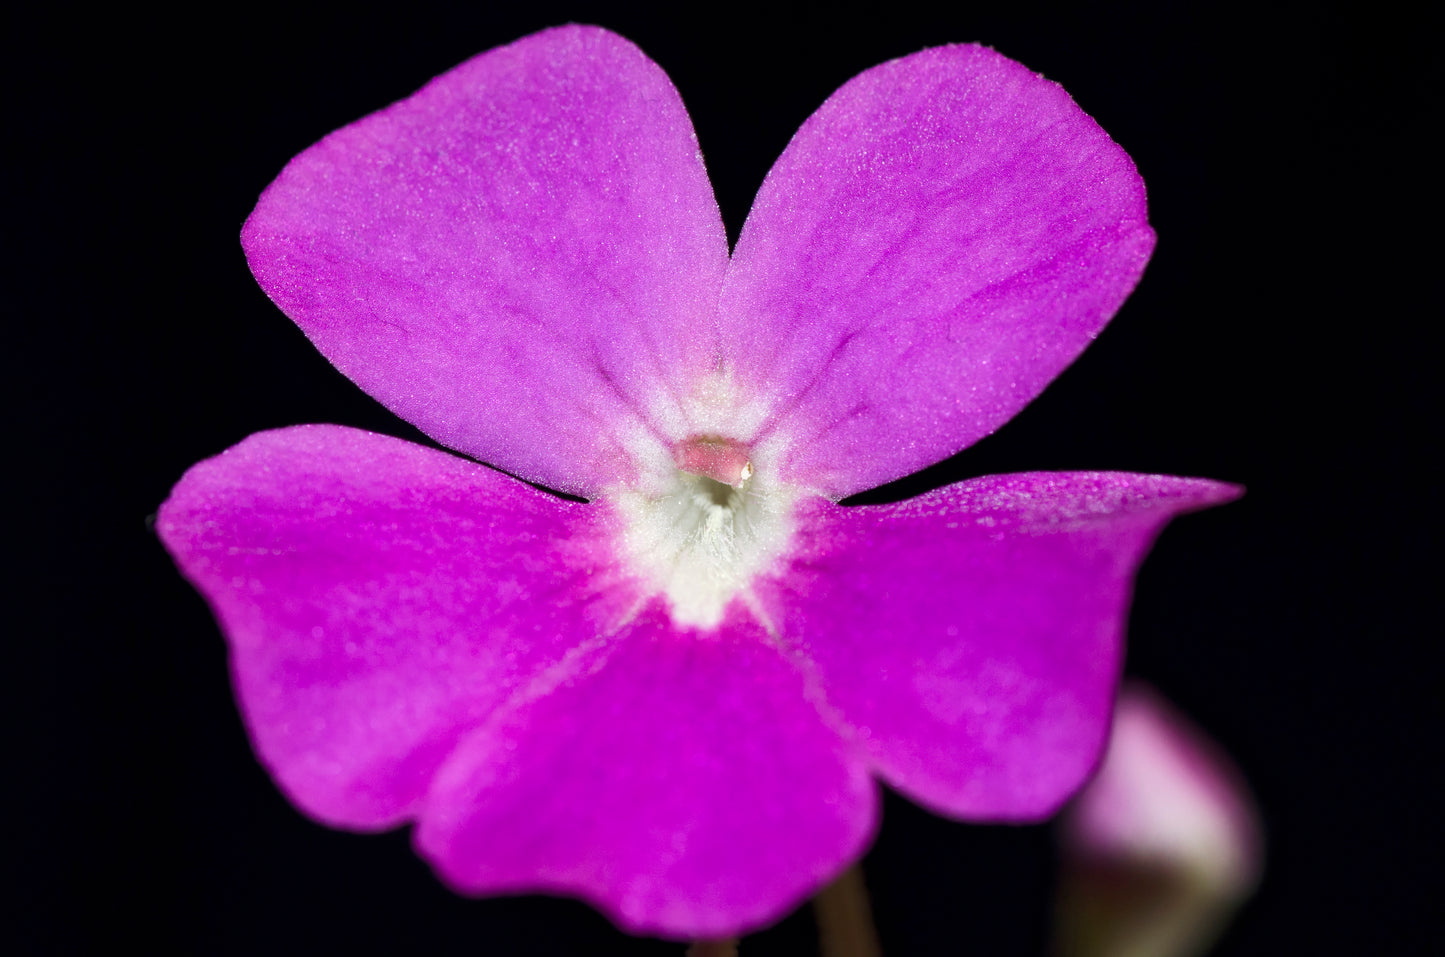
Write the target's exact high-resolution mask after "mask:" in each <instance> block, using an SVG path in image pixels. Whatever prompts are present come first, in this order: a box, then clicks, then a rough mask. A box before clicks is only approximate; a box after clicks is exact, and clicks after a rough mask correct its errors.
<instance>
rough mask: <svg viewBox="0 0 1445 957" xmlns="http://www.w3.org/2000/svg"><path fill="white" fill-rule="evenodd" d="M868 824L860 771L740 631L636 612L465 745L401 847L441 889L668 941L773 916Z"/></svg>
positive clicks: (869, 785) (846, 855)
mask: <svg viewBox="0 0 1445 957" xmlns="http://www.w3.org/2000/svg"><path fill="white" fill-rule="evenodd" d="M876 817H877V788H876V786H875V785H874V784H873V782H872V780H871V779H870V777H869V775H868V772H867V768H866V765H865V764H864V762H863V761H862V760H861V758H860V756H859V755H857V754H856V753H855V752H853V751H852V750H851V749H850V748H849V747H848V745H847V744H846V743H845V741H844V739H843V738H841V737H840V736H839V735H838V734H837V733H836V732H835V731H834V730H833V729H831V728H830V727H829V726H827V725H826V724H825V723H824V721H823V719H822V718H821V717H820V715H819V712H818V711H817V710H816V709H815V708H814V707H813V705H812V704H811V703H809V701H808V700H807V697H806V691H805V681H804V677H803V675H802V674H801V673H800V672H799V671H798V670H796V668H795V667H794V665H793V664H792V663H791V662H790V661H789V660H788V659H787V658H786V657H784V656H783V655H782V654H780V653H779V651H778V650H777V649H776V648H775V647H773V646H771V645H770V644H769V643H768V641H767V639H766V637H765V636H764V635H763V633H762V632H761V630H760V629H759V628H758V627H757V626H756V625H753V624H751V623H747V622H744V621H741V620H734V622H733V623H732V624H731V625H725V626H724V627H723V628H722V630H721V631H719V632H716V633H713V634H710V635H705V636H698V635H693V634H679V633H677V632H675V631H674V630H673V629H672V628H671V626H670V625H669V624H668V623H667V622H666V621H665V619H663V618H662V617H661V616H660V615H658V614H656V613H655V612H654V614H651V615H649V616H645V617H644V618H643V619H642V620H640V621H639V622H637V623H636V624H635V625H634V626H633V628H632V630H631V631H630V632H629V633H628V634H627V636H626V637H625V639H624V640H623V641H622V642H620V643H619V644H618V645H617V646H615V650H614V651H613V653H612V654H611V656H610V657H609V659H608V660H607V662H606V664H605V665H604V666H602V667H601V668H600V669H599V670H596V671H595V673H591V674H588V675H586V676H579V677H577V678H576V679H575V680H573V681H571V682H570V683H569V684H568V685H567V686H565V687H561V688H558V689H557V690H556V691H555V692H553V693H552V694H550V695H548V696H546V697H544V698H539V699H537V700H536V701H534V702H531V703H527V704H523V705H520V706H518V707H516V708H515V709H513V710H511V711H509V712H508V713H507V714H504V715H500V716H498V718H497V720H495V721H494V722H492V723H490V724H489V725H488V726H487V727H485V728H483V729H481V730H479V731H477V732H476V733H475V734H474V735H472V736H471V737H470V738H468V739H467V740H466V741H465V742H464V743H463V744H462V746H461V747H460V748H459V749H458V750H457V752H456V754H455V755H454V756H453V757H452V759H451V760H450V761H448V762H447V764H446V765H445V766H444V767H443V768H442V771H441V773H440V774H439V775H438V779H437V786H436V788H435V790H433V792H432V793H431V794H430V796H429V797H428V798H427V803H426V806H425V808H424V810H423V812H422V817H421V823H420V826H419V827H418V829H417V836H416V840H417V844H418V847H419V848H420V850H421V852H422V853H423V854H424V855H426V856H427V857H428V858H429V859H431V860H432V862H433V863H434V864H435V865H436V867H437V868H438V870H439V871H440V872H441V873H442V874H443V875H444V877H445V878H446V879H447V880H448V882H449V883H451V884H452V885H453V886H455V887H457V888H458V889H459V890H463V891H467V892H471V893H478V894H485V893H498V892H517V891H538V890H541V891H552V892H558V893H569V894H577V895H579V896H581V897H584V898H586V899H587V900H589V901H591V902H592V903H593V904H595V905H596V906H597V907H599V908H600V909H601V910H603V911H604V912H605V913H607V914H608V915H609V916H610V917H611V918H612V919H613V920H614V921H616V922H617V923H618V925H619V926H621V927H623V928H624V929H626V930H629V931H631V932H634V933H646V934H652V935H657V936H663V937H675V938H683V939H686V938H697V937H711V936H731V935H734V934H737V933H740V932H742V931H746V930H750V929H753V928H756V927H758V926H761V925H763V924H766V923H768V922H770V921H772V920H776V919H777V918H779V917H782V916H783V915H784V914H786V913H787V912H788V911H789V910H791V909H792V908H793V907H795V906H797V905H798V904H799V903H801V902H802V900H803V899H804V898H805V897H806V896H807V895H808V894H810V893H811V892H813V891H814V890H816V889H817V888H818V887H819V886H820V885H821V884H822V883H824V882H825V881H826V880H828V879H830V878H832V877H834V876H836V874H837V873H838V872H839V871H840V870H842V868H843V867H844V866H845V865H846V864H847V863H848V862H849V861H850V860H852V859H854V858H856V857H857V856H858V855H860V854H861V853H862V852H863V850H864V848H865V847H866V846H867V844H868V842H869V841H870V840H871V839H872V835H873V830H874V827H875V822H876Z"/></svg>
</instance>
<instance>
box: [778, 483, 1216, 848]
mask: <svg viewBox="0 0 1445 957" xmlns="http://www.w3.org/2000/svg"><path fill="white" fill-rule="evenodd" d="M1238 494H1239V490H1238V489H1237V488H1236V487H1234V486H1229V485H1224V484H1221V483H1218V482H1210V481H1206V480H1204V479H1187V478H1169V477H1163V476H1153V475H1128V474H1121V473H1107V472H1104V473H1049V472H1034V473H1027V474H1021V475H999V476H989V477H986V478H980V479H974V480H972V481H968V482H963V483H960V484H958V485H953V486H949V487H947V488H944V489H941V490H939V491H936V492H931V493H929V494H927V495H923V496H920V497H918V498H916V499H912V500H910V501H906V502H900V503H898V504H895V505H879V506H860V507H853V508H843V507H839V506H835V505H831V504H829V503H820V504H819V505H818V506H817V507H816V508H815V509H814V510H813V511H812V512H811V513H810V514H808V515H807V516H805V517H804V518H803V520H802V521H800V525H799V532H798V539H797V542H796V551H795V553H794V554H795V556H796V558H795V560H794V562H793V564H792V565H791V567H790V568H789V569H788V570H787V571H786V572H785V573H783V574H780V575H778V576H776V577H773V578H769V579H763V580H761V581H759V582H757V583H755V586H754V591H755V593H756V595H757V597H758V599H759V600H760V602H761V603H762V605H763V606H764V607H765V608H766V609H767V612H768V614H769V615H770V616H772V618H773V619H774V625H775V627H776V628H777V629H778V630H779V631H780V633H781V635H782V636H783V638H784V640H785V641H786V642H787V643H788V644H789V645H791V646H792V647H794V648H795V649H796V650H797V651H798V652H799V653H800V655H801V656H802V657H804V658H806V659H808V660H810V661H811V662H812V667H813V668H814V669H815V672H816V676H817V680H818V682H819V685H820V687H821V688H822V690H823V693H824V694H825V695H826V697H827V700H828V702H829V704H830V705H831V706H832V707H834V708H836V709H837V710H838V712H839V714H840V715H841V716H842V718H843V719H844V720H845V721H846V722H847V723H848V724H850V725H852V727H853V728H854V729H856V732H857V735H858V740H859V743H860V747H861V748H862V749H863V750H864V751H866V752H867V753H868V754H869V755H870V756H871V758H872V760H873V761H874V764H875V767H876V769H877V771H878V773H879V774H880V775H881V776H882V777H883V778H884V780H886V781H887V782H888V783H890V784H892V785H893V786H895V787H897V788H898V789H899V790H900V791H902V792H903V793H904V794H906V795H908V796H909V797H911V798H913V799H915V800H917V801H919V802H921V803H923V804H925V805H927V806H929V807H931V808H934V809H935V810H937V811H939V812H941V813H945V814H951V815H956V816H958V817H963V818H968V819H972V820H1004V821H1025V820H1035V819H1038V818H1041V817H1044V816H1046V815H1048V814H1050V813H1052V812H1053V811H1054V810H1055V809H1056V808H1057V807H1058V806H1059V804H1060V803H1061V802H1063V801H1064V799H1065V798H1067V797H1068V796H1069V795H1070V794H1071V793H1072V792H1073V791H1074V789H1075V788H1077V787H1078V786H1079V785H1080V784H1081V783H1082V782H1083V780H1084V778H1085V776H1086V775H1087V774H1088V773H1089V771H1090V769H1092V768H1093V767H1094V765H1095V763H1096V762H1097V760H1098V758H1099V754H1100V751H1101V749H1102V747H1103V745H1104V741H1105V738H1106V735H1107V731H1108V728H1109V719H1110V714H1111V706H1112V702H1113V693H1114V686H1115V683H1116V681H1117V679H1118V676H1119V667H1120V657H1121V652H1122V646H1123V632H1124V623H1125V617H1126V614H1127V610H1128V600H1129V593H1130V585H1131V583H1132V580H1133V576H1134V571H1135V569H1136V568H1137V566H1138V565H1139V563H1140V561H1141V560H1142V559H1143V557H1144V553H1145V552H1146V550H1147V549H1148V547H1149V545H1150V543H1151V542H1152V540H1153V538H1154V536H1155V535H1156V534H1157V533H1158V532H1159V530H1160V529H1161V528H1162V527H1163V525H1164V523H1165V522H1167V521H1168V520H1169V518H1170V517H1171V516H1173V515H1175V514H1177V513H1179V512H1181V511H1186V510H1189V509H1197V508H1202V507H1204V506H1207V505H1212V504H1216V503H1219V502H1224V501H1228V500H1230V499H1232V498H1234V497H1235V496H1236V495H1238Z"/></svg>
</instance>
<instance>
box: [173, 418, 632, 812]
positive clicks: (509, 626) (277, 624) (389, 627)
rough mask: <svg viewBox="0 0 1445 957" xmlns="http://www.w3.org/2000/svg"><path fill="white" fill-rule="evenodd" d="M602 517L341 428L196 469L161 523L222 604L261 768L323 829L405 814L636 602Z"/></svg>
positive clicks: (185, 565)
mask: <svg viewBox="0 0 1445 957" xmlns="http://www.w3.org/2000/svg"><path fill="white" fill-rule="evenodd" d="M605 522H606V518H605V513H603V512H602V510H600V509H597V508H595V507H592V506H587V505H580V504H578V503H575V502H567V501H563V500H562V499H559V498H556V497H555V496H551V495H547V494H546V493H543V492H538V491H536V490H535V489H532V488H529V487H527V486H526V485H524V484H523V483H521V482H518V481H516V480H515V479H511V478H508V477H507V476H505V475H502V474H501V473H499V472H495V471H493V470H491V469H488V468H486V467H484V466H480V465H476V464H475V463H472V462H468V461H466V460H464V459H460V458H457V457H456V456H451V455H447V454H445V453H442V452H436V451H434V450H431V449H427V448H423V447H421V446H418V445H413V444H411V443H408V442H403V441H401V440H399V439H393V438H387V437H385V436H380V435H374V434H372V433H369V432H362V431H359V430H356V429H347V428H342V427H340V426H320V425H318V426H299V427H296V428H290V429H281V430H278V431H274V432H262V433H259V434H257V435H253V436H251V437H250V438H248V439H246V440H245V441H244V442H242V443H240V444H239V445H237V446H235V447H234V448H232V449H229V450H228V451H226V452H224V453H222V454H221V455H219V456H217V457H216V458H213V459H208V460H207V461H204V462H201V463H200V464H198V465H196V466H195V467H194V468H192V469H191V470H190V471H188V472H187V473H186V474H185V476H184V477H183V478H182V479H181V481H180V483H179V484H177V486H176V488H175V490H174V491H173V492H172V493H171V497H170V498H169V499H168V500H167V501H166V503H165V504H164V505H163V506H161V510H160V514H159V516H158V518H157V521H156V530H157V532H158V533H159V534H160V537H161V540H162V541H163V542H164V543H165V545H166V547H167V548H168V549H169V550H170V552H171V554H172V555H173V556H174V557H175V560H176V563H177V564H178V565H179V566H180V568H181V570H182V571H183V572H184V573H185V575H186V577H187V578H189V579H190V580H191V581H192V582H193V583H194V584H195V585H196V587H197V588H198V589H199V590H200V591H201V593H202V594H203V595H205V596H206V599H207V600H208V601H209V602H210V604H211V607H212V608H213V609H214V610H215V612H216V616H217V618H218V619H219V620H220V624H221V630H222V631H223V632H224V633H225V635H226V639H227V641H228V642H229V644H230V649H231V667H232V675H233V679H234V681H235V686H236V693H237V697H238V699H239V702H240V706H241V711H242V714H243V715H244V717H245V721H246V726H247V728H248V729H249V731H250V734H251V737H252V740H253V741H254V743H255V746H256V750H257V752H258V754H259V755H260V757H261V761H262V763H264V764H265V765H266V767H267V768H268V769H269V770H270V771H271V773H272V774H273V776H274V777H275V778H276V780H277V781H278V783H279V784H280V785H281V787H282V789H283V790H284V791H286V793H287V794H288V795H289V796H290V797H291V799H292V800H293V801H294V802H295V803H296V804H297V805H299V806H300V807H301V808H303V809H304V810H305V811H306V812H307V813H309V814H311V815H312V816H314V817H316V818H318V819H320V820H322V821H324V822H326V823H328V824H332V825H337V826H346V827H356V828H380V827H387V826H390V825H394V824H397V823H399V822H401V821H402V820H404V819H406V818H407V817H409V816H411V814H412V813H413V811H414V809H415V808H416V806H417V804H418V802H419V801H420V800H421V798H422V797H423V795H424V794H425V793H426V790H427V788H428V787H429V786H430V783H431V779H432V776H433V774H434V772H435V770H436V768H437V766H438V765H439V764H440V762H441V761H442V760H443V759H444V758H445V757H446V756H447V754H449V753H450V752H451V750H452V748H453V747H454V745H455V743H456V741H457V740H458V737H459V736H460V735H461V734H462V733H464V732H465V731H467V730H469V729H471V728H472V727H474V726H476V725H477V724H479V723H480V722H482V721H483V720H485V719H486V718H487V717H488V716H489V715H490V714H491V713H492V712H493V711H494V710H495V709H496V708H498V707H499V706H500V705H501V704H502V703H504V702H505V701H507V700H508V699H509V698H510V697H511V696H512V695H514V694H516V693H518V692H519V691H523V690H526V689H527V688H528V687H530V686H531V685H532V684H533V683H534V682H537V681H545V680H555V679H556V676H557V675H565V674H566V673H568V672H569V671H570V670H571V669H573V668H578V667H582V666H583V664H584V663H585V661H586V660H587V657H588V655H589V654H591V653H592V652H593V651H594V650H595V646H597V645H600V644H602V643H603V636H605V635H606V634H607V633H608V632H609V631H610V630H612V629H613V628H614V627H615V626H616V624H617V623H618V622H619V621H620V620H622V618H623V617H624V616H625V615H626V614H627V612H628V610H629V608H630V604H631V603H632V602H633V601H634V600H635V592H634V591H633V590H632V589H631V586H630V585H629V583H628V581H627V579H626V577H625V576H624V575H623V574H622V573H620V572H618V571H617V570H616V568H615V566H614V565H613V560H612V556H611V554H610V547H609V545H608V544H607V539H606V535H605V532H604V530H603V529H602V528H601V527H600V525H601V524H603V523H605Z"/></svg>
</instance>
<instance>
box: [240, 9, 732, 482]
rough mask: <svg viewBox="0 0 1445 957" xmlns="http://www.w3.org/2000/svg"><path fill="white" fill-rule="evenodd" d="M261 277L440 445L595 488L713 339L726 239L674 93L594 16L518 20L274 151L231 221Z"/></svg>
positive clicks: (639, 451)
mask: <svg viewBox="0 0 1445 957" xmlns="http://www.w3.org/2000/svg"><path fill="white" fill-rule="evenodd" d="M241 240H242V244H243V245H244V246H245V249H246V255H247V257H248V259H249V261H250V264H251V269H252V271H253V272H254V273H255V274H256V278H257V279H258V280H259V281H260V283H261V286H262V287H263V288H264V289H265V290H266V293H267V294H268V295H269V296H271V298H272V299H273V300H274V301H275V302H276V304H277V305H278V306H280V307H281V309H282V310H284V311H285V312H286V314H287V315H288V316H290V317H291V318H292V319H293V320H295V321H296V323H297V325H299V326H300V327H301V328H302V330H303V331H305V333H306V335H307V336H308V337H310V339H311V341H312V342H314V343H315V344H316V346H317V348H319V349H320V350H321V351H322V352H323V353H324V354H325V355H326V357H327V358H328V359H330V360H331V362H332V363H333V364H335V365H336V367H337V368H338V369H340V370H341V371H342V372H344V373H346V375H348V376H349V377H351V379H353V380H354V381H355V382H356V383H357V384H358V385H360V386H361V387H362V388H363V389H365V390H366V391H367V392H369V393H371V395H373V396H375V397H376V398H377V399H379V400H380V401H381V402H383V403H384V404H385V405H386V406H387V407H388V408H390V409H391V410H393V411H394V412H396V413H397V414H398V415H400V416H401V417H402V418H404V419H406V420H408V421H410V422H412V423H414V424H416V425H417V426H419V427H420V428H421V429H422V430H423V431H425V432H426V433H427V434H428V435H430V436H432V437H433V438H435V439H436V440H437V441H439V442H441V443H443V444H445V445H448V446H450V447H452V448H455V449H460V450H461V451H463V452H466V453H468V454H470V455H472V456H475V457H476V458H479V459H481V460H483V461H486V462H490V463H493V464H495V465H497V466H499V467H501V468H504V469H506V470H508V471H510V472H513V473H516V474H518V475H521V476H523V477H525V478H528V479H531V480H533V481H536V482H540V483H542V484H544V485H547V486H550V487H552V488H557V489H562V490H565V491H569V492H575V493H579V494H582V495H591V494H592V493H594V492H596V491H597V490H598V489H600V488H602V487H604V486H607V485H611V484H615V483H617V482H619V481H626V480H628V479H629V477H630V476H631V475H632V470H633V469H634V468H635V467H636V462H635V459H636V458H637V457H638V456H642V457H644V458H648V457H651V456H660V457H661V459H662V460H664V461H670V458H669V453H668V452H667V450H666V448H665V446H666V444H667V442H669V441H672V440H675V439H676V438H677V437H676V436H669V437H667V439H666V441H664V440H663V439H660V438H658V437H657V436H652V435H650V433H649V416H648V415H647V414H645V413H640V412H639V410H643V409H645V408H646V407H648V406H650V405H652V404H655V403H657V402H659V401H663V399H662V397H664V396H665V395H666V394H667V393H668V392H669V391H670V390H674V389H677V388H680V387H681V386H680V385H679V383H683V382H690V381H692V379H693V378H695V376H696V374H697V373H698V372H699V370H700V369H702V368H705V367H710V365H711V364H712V363H713V362H714V361H715V359H716V321H715V311H716V305H717V296H718V290H719V288H720V285H721V282H722V276H723V272H724V270H725V268H726V264H727V239H726V235H725V233H724V231H723V226H722V220H721V218H720V216H719V214H718V210H717V204H716V202H715V201H714V199H713V195H712V189H711V186H710V184H709V183H708V180H707V174H706V172H705V170H704V169H703V163H702V156H701V153H700V152H699V150H698V145H697V140H696V137H695V135H694V133H693V130H692V125H691V122H690V121H689V119H688V116H687V113H686V111H685V110H684V109H683V105H682V101H681V100H680V99H679V97H678V95H677V91H676V90H675V89H673V87H672V84H671V82H669V80H668V79H667V77H666V75H665V74H664V73H663V72H662V70H661V69H660V68H659V67H658V66H657V65H656V64H655V63H653V62H652V61H651V60H649V59H647V57H646V56H644V55H643V54H642V52H641V51H640V50H638V49H637V48H636V47H635V46H633V45H632V44H631V43H629V42H628V41H626V40H624V39H622V38H621V37H619V36H617V35H616V34H613V33H609V32H607V31H605V30H601V29H598V28H595V27H581V26H568V27H560V28H557V29H554V30H548V31H545V32H542V33H538V34H534V35H532V36H529V37H525V38H523V39H522V40H519V41H517V42H516V43H513V44H512V45H510V46H506V47H500V48H498V49H495V50H492V51H490V52H487V53H484V54H482V55H481V56H478V57H476V58H474V59H472V60H469V61H467V62H466V63H464V64H462V65H461V66H459V67H457V68H456V69H454V70H452V71H450V72H449V73H446V74H443V75H442V76H440V77H438V78H437V79H435V80H433V81H432V82H431V83H430V84H428V85H427V86H426V87H424V88H423V89H422V90H421V91H420V92H418V93H416V94H415V95H414V96H412V97H410V98H409V99H405V100H402V101H400V102H398V103H396V104H394V105H392V106H390V107H388V108H386V109H384V110H382V111H380V112H378V113H374V114H372V115H371V116H368V117H366V118H365V119H362V120H359V121H358V122H356V123H353V124H352V125H350V126H348V127H345V128H344V129H341V130H338V131H337V132H335V133H333V134H331V135H330V136H328V137H326V138H325V139H324V140H322V141H321V142H320V143H317V144H316V145H315V146H313V147H311V148H310V149H308V150H307V151H306V152H304V153H302V154H301V155H300V156H298V157H296V159H294V160H292V162H291V163H290V165H288V166H287V167H286V169H285V170H284V171H283V172H282V173H281V175H280V176H279V177H278V178H277V179H276V181H275V182H274V183H272V184H271V186H270V187H269V188H268V189H267V190H266V192H265V194H264V195H263V196H262V197H261V200H260V202H259V203H258V204H257V206H256V210H255V212H253V213H252V214H251V218H250V219H249V220H248V221H247V222H246V226H245V229H244V231H243V232H242V236H241Z"/></svg>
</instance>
